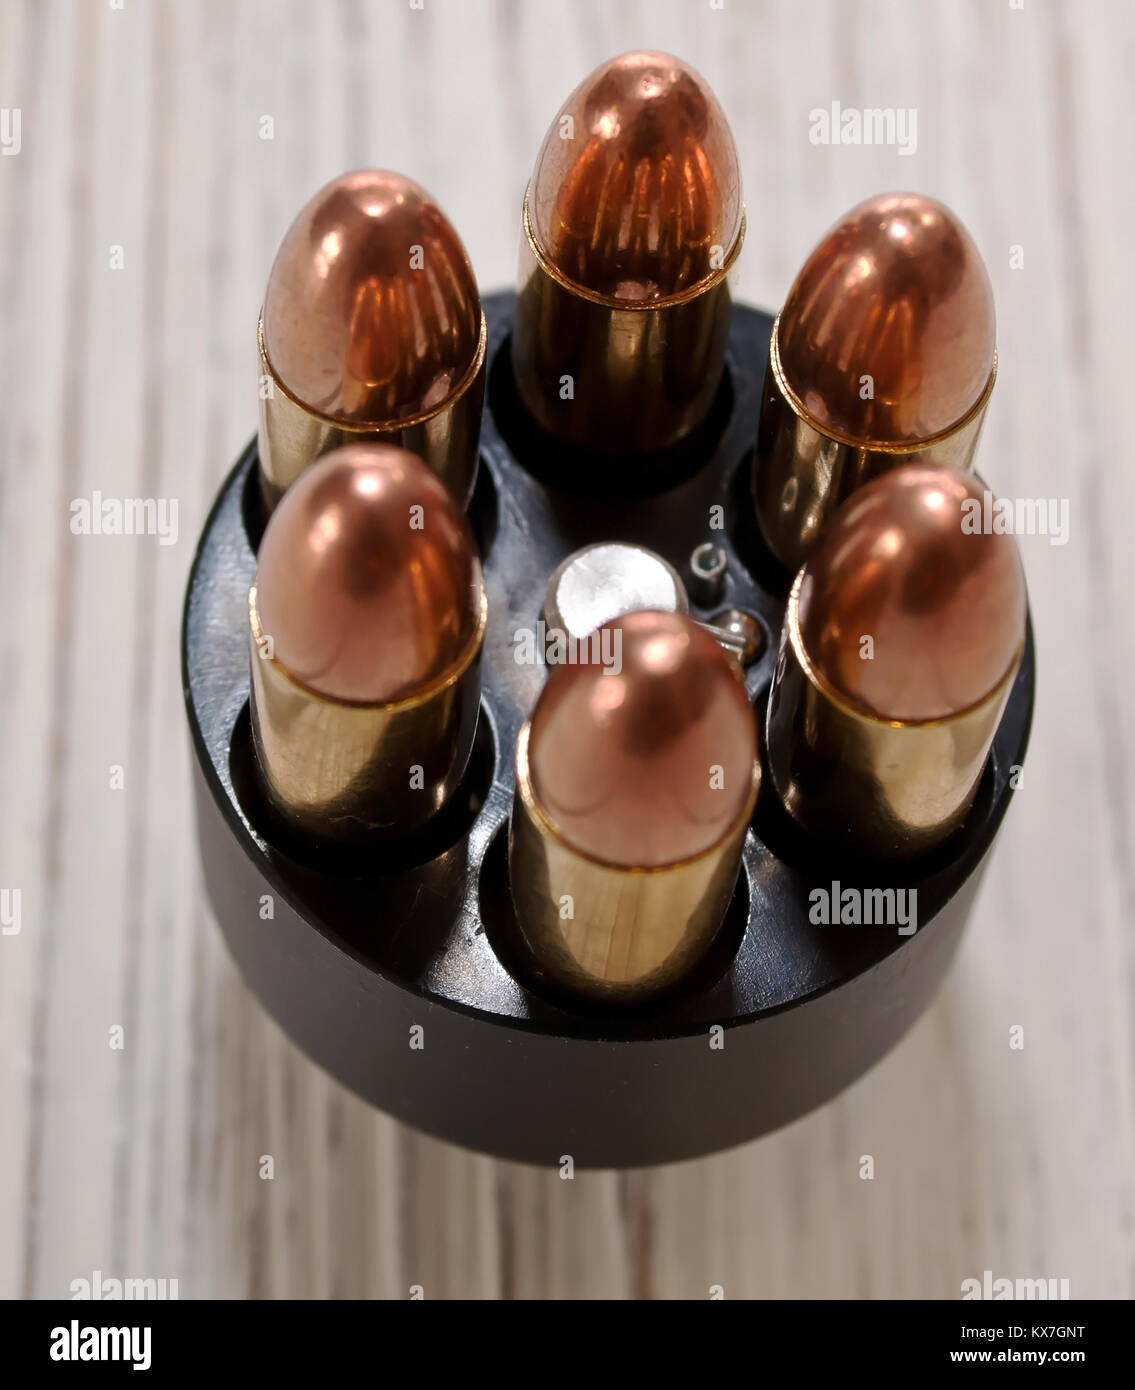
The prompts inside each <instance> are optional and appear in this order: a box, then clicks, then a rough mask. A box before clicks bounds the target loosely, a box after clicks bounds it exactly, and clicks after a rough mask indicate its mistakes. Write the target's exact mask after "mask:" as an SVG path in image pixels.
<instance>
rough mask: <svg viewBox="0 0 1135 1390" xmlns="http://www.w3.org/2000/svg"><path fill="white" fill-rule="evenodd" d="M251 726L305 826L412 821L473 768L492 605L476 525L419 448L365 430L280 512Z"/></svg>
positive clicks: (271, 784) (272, 786)
mask: <svg viewBox="0 0 1135 1390" xmlns="http://www.w3.org/2000/svg"><path fill="white" fill-rule="evenodd" d="M248 606H249V644H250V653H251V664H252V694H251V700H252V732H253V740H254V745H255V749H256V756H257V761H258V764H259V767H260V770H261V774H262V776H263V780H264V784H265V786H266V789H267V791H268V794H269V798H270V800H271V802H272V803H273V805H274V806H275V808H276V810H277V811H278V812H279V814H280V815H281V816H282V817H283V819H284V820H285V821H286V822H288V824H289V825H291V826H293V827H294V828H296V829H298V830H300V831H304V832H311V833H313V834H315V835H318V836H322V837H324V838H326V839H333V840H344V841H365V840H370V839H381V838H388V837H392V836H397V835H400V834H405V833H409V832H410V831H412V830H415V829H417V828H419V827H420V826H422V825H424V824H425V823H426V822H427V821H428V820H429V819H430V817H431V816H433V815H434V814H436V812H437V811H438V810H439V809H440V808H441V806H442V805H443V804H444V803H445V801H446V799H447V798H448V797H449V796H450V794H451V793H452V792H453V791H454V789H455V788H456V787H457V785H458V783H459V782H460V780H461V777H462V774H463V773H464V770H465V766H466V763H467V762H468V759H469V753H470V750H471V748H472V742H473V735H474V733H475V731H476V724H477V713H478V708H479V702H480V653H481V644H482V641H483V639H484V632H485V618H486V605H485V593H484V587H483V583H482V578H481V566H480V561H479V560H478V558H477V553H476V547H475V544H474V541H473V536H472V533H471V531H470V529H469V524H468V522H467V521H466V519H465V516H464V514H463V512H462V511H461V510H460V508H459V507H458V506H457V504H456V502H455V501H454V499H453V498H452V497H451V496H450V494H449V492H448V491H447V490H446V488H445V487H444V485H443V484H442V483H441V481H440V479H439V478H438V477H437V475H436V474H435V473H433V472H432V471H431V470H430V469H429V468H427V467H426V465H425V464H424V463H423V462H422V460H421V459H419V458H417V457H416V456H415V455H414V454H411V453H409V452H408V451H407V450H405V449H398V448H395V447H393V446H391V445H381V444H352V445H344V446H343V447H341V448H339V449H336V450H333V451H332V452H331V453H329V454H326V455H324V456H323V457H322V458H321V459H319V461H318V462H316V463H315V464H313V465H312V466H311V467H310V468H308V469H307V470H306V471H305V472H304V473H303V475H302V476H301V477H300V478H299V479H298V480H297V481H296V482H295V483H294V484H293V485H292V487H291V488H289V489H288V491H287V492H286V493H285V494H284V496H283V498H282V500H281V501H280V504H279V506H278V507H277V508H276V510H275V511H274V512H273V514H272V516H271V518H270V519H269V522H268V526H267V529H266V530H265V532H264V537H263V540H262V541H261V545H260V551H259V554H258V557H257V569H256V577H255V581H254V583H253V585H252V588H251V590H250V592H249V601H248Z"/></svg>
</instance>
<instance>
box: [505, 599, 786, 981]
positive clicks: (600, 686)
mask: <svg viewBox="0 0 1135 1390" xmlns="http://www.w3.org/2000/svg"><path fill="white" fill-rule="evenodd" d="M599 633H600V637H601V639H606V638H614V641H613V642H610V641H607V640H603V641H602V642H601V643H600V644H597V645H601V646H602V648H603V649H604V650H609V649H610V648H611V647H613V648H614V649H615V650H617V651H618V652H619V661H618V664H617V667H611V668H610V669H607V670H605V669H604V667H603V666H602V665H600V664H597V663H591V664H588V665H574V666H557V667H555V668H554V669H553V670H552V672H551V674H550V675H549V677H548V681H547V684H546V685H545V687H544V690H543V692H542V693H541V695H540V698H539V700H538V701H537V703H536V706H535V708H534V710H533V712H532V716H531V718H530V719H529V720H528V722H527V723H526V724H525V725H524V727H523V728H522V730H521V733H520V737H519V739H518V743H517V754H516V794H515V799H514V803H513V811H512V821H511V827H510V837H509V867H510V878H511V884H512V895H513V901H514V904H515V907H516V914H517V919H518V922H519V925H520V929H521V933H522V936H523V938H524V941H525V943H526V945H527V948H528V952H529V954H530V956H531V958H532V959H533V961H534V962H535V964H536V968H537V970H538V972H539V973H540V975H541V976H543V977H544V978H545V979H547V980H548V981H550V982H552V983H553V984H555V985H558V986H560V987H561V988H564V989H567V990H570V991H573V992H575V993H576V994H580V995H583V996H586V997H588V998H591V999H595V1000H600V1001H604V1000H605V1001H611V1002H629V1001H633V1000H637V999H643V998H646V997H648V996H649V995H651V994H653V993H655V992H656V991H658V990H660V989H663V988H665V987H666V986H668V985H670V984H672V983H673V982H674V981H676V980H678V979H680V978H681V977H682V976H683V975H684V974H685V973H686V972H687V971H688V970H689V969H690V968H691V967H692V966H693V964H694V963H695V962H696V961H697V960H698V959H699V957H700V956H701V955H702V954H703V952H704V951H705V949H706V947H707V946H708V945H709V943H710V942H711V941H712V940H713V938H714V936H715V935H716V933H717V931H718V929H719V927H720V925H721V921H722V919H723V917H724V915H725V911H726V908H727V907H728V905H729V901H730V899H731V897H732V894H733V889H734V885H735V883H736V879H737V873H738V869H739V866H740V862H741V848H742V845H743V842H744V839H745V833H746V829H747V827H748V823H749V817H750V815H751V814H752V809H753V804H754V801H755V798H756V793H757V788H758V785H759V779H760V767H759V764H758V762H757V756H756V755H757V741H756V722H755V719H754V717H753V711H752V708H751V706H750V705H749V701H748V697H747V696H746V694H745V688H744V685H743V684H742V682H741V681H740V679H738V676H737V675H736V674H735V670H734V666H733V663H731V661H730V659H729V657H728V656H727V655H726V654H725V652H724V651H723V650H722V649H721V647H720V646H719V645H718V643H717V642H715V641H714V639H713V637H711V636H710V635H709V633H708V632H706V631H705V629H704V628H702V627H701V626H700V625H699V624H697V623H695V622H693V621H692V620H691V619H690V618H688V617H687V616H685V615H684V614H680V613H663V612H638V613H631V614H628V615H626V616H625V617H622V618H618V619H616V620H615V621H614V622H612V623H610V624H605V625H604V626H603V627H602V628H600V629H599ZM616 672H617V673H616Z"/></svg>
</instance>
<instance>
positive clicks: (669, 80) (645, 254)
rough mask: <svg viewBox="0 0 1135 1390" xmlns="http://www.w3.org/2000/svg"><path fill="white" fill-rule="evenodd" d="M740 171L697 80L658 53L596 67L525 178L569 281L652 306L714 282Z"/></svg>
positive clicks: (731, 224)
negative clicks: (709, 279)
mask: <svg viewBox="0 0 1135 1390" xmlns="http://www.w3.org/2000/svg"><path fill="white" fill-rule="evenodd" d="M742 212H743V208H742V203H741V169H740V163H739V161H738V158H737V149H736V146H735V145H734V143H733V134H732V132H731V131H730V129H729V124H728V122H727V121H726V119H725V113H724V112H723V111H722V109H721V107H720V106H719V105H718V102H717V99H716V98H715V97H714V95H713V93H712V92H711V91H710V89H709V87H708V86H707V85H706V83H705V81H704V79H703V78H702V77H701V76H700V75H699V74H698V73H696V72H695V71H694V70H693V68H691V67H688V66H687V65H686V64H685V63H683V62H681V61H680V60H679V59H678V58H672V57H671V56H670V55H669V54H667V53H624V54H623V55H622V56H621V57H618V58H612V59H611V60H610V62H607V63H604V64H603V65H602V66H601V67H599V68H596V69H595V71H594V72H593V73H591V74H590V76H589V77H587V78H585V79H584V81H583V82H582V83H580V85H579V86H578V87H577V88H576V89H575V91H574V92H573V93H572V94H571V96H570V97H569V98H568V99H567V102H566V103H565V104H564V106H563V107H562V108H561V110H560V113H559V115H558V116H557V117H556V119H555V121H553V123H552V126H551V128H550V129H549V131H548V134H547V136H546V137H545V139H544V144H543V146H542V147H541V150H540V153H539V155H538V157H537V159H536V168H535V171H534V173H533V175H532V184H531V188H530V192H529V216H530V219H531V225H532V232H533V235H534V237H535V239H536V241H537V243H538V245H539V247H540V249H541V251H542V252H543V253H544V255H545V256H546V257H547V259H548V260H549V261H550V262H551V263H552V265H553V266H554V267H555V268H556V269H557V270H558V271H559V272H560V273H561V274H562V275H563V276H565V277H566V278H567V279H568V280H571V281H573V282H574V283H575V284H577V285H579V286H581V287H582V288H584V289H586V290H590V291H591V292H592V293H594V294H599V295H605V296H608V297H610V298H613V299H623V300H632V301H633V300H652V299H662V298H665V297H667V296H669V295H673V294H677V293H679V292H680V291H683V290H686V289H689V288H691V287H692V286H695V285H697V284H698V283H699V282H700V281H702V280H704V279H706V278H707V277H708V276H710V275H712V274H713V273H714V271H715V270H716V269H718V268H719V267H720V265H721V263H722V261H723V260H725V259H727V258H728V255H729V253H730V251H731V250H732V248H733V245H734V243H735V242H736V240H737V237H738V235H739V233H740V230H741V219H742Z"/></svg>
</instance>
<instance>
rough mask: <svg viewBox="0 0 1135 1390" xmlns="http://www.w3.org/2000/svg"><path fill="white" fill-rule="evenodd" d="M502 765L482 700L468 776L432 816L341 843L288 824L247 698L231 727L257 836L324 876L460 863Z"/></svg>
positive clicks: (235, 766)
mask: <svg viewBox="0 0 1135 1390" xmlns="http://www.w3.org/2000/svg"><path fill="white" fill-rule="evenodd" d="M496 763H497V748H496V739H495V737H494V734H493V721H492V716H491V715H490V714H489V712H488V710H487V709H486V708H485V706H484V704H482V706H481V710H480V715H479V718H478V720H477V731H476V733H475V735H474V737H473V749H472V752H471V753H470V756H469V762H468V765H467V767H466V769H465V775H464V776H463V777H462V779H461V781H460V783H459V784H458V786H457V789H456V790H455V791H454V793H453V795H452V796H451V797H450V799H449V800H448V801H447V802H446V804H445V805H444V806H443V807H442V809H441V810H440V811H439V812H438V813H437V815H435V816H434V817H433V819H432V820H430V821H429V822H428V823H427V824H426V825H424V826H423V827H422V828H421V829H419V830H415V831H412V832H410V833H409V834H406V835H401V836H399V837H397V838H396V839H392V840H389V841H382V842H378V843H373V844H338V843H335V842H333V841H329V840H319V839H317V838H314V837H313V836H311V835H310V834H308V833H306V832H303V831H300V830H297V829H295V828H294V827H292V826H290V825H289V824H288V823H287V821H286V820H285V819H284V818H283V817H282V816H281V814H280V812H279V811H278V810H277V809H276V808H275V807H274V806H273V805H272V804H271V802H270V801H269V799H268V796H267V794H266V792H265V789H264V779H263V777H262V776H261V773H260V769H259V768H258V767H257V764H256V753H255V750H254V748H253V741H252V728H251V720H250V717H249V705H248V701H247V700H246V701H245V702H244V704H243V705H242V706H241V710H240V713H239V714H238V716H237V719H236V723H235V724H234V725H233V731H232V738H231V741H230V745H229V776H230V779H231V782H232V788H233V794H234V795H235V797H236V799H237V802H238V804H239V805H240V809H241V811H242V812H243V814H244V816H245V817H246V818H247V820H248V823H249V825H250V826H251V828H252V831H253V833H254V834H255V835H256V836H257V838H258V839H259V840H260V841H261V843H262V844H263V846H264V847H265V848H266V849H267V850H268V852H269V853H270V854H271V855H272V856H273V857H274V858H276V857H278V856H281V855H282V856H284V857H285V858H286V859H288V860H290V861H291V862H292V863H293V864H295V865H299V866H302V867H304V868H306V869H311V870H313V871H316V872H318V873H320V874H331V875H336V876H346V877H355V878H366V879H376V878H377V879H391V878H397V877H399V876H402V875H405V874H406V873H407V872H410V871H413V870H417V869H420V868H421V867H422V866H424V865H429V864H430V863H431V862H436V861H441V860H443V859H445V858H446V857H447V856H448V857H451V858H453V859H454V862H455V863H462V862H463V861H464V859H465V847H466V843H467V841H468V838H469V836H470V834H471V833H472V830H473V827H474V825H475V824H476V822H477V820H478V818H479V817H480V815H481V812H482V809H483V808H484V805H485V801H486V799H487V798H488V795H489V792H490V790H491V788H492V785H493V779H494V775H495V770H496ZM455 851H456V853H455Z"/></svg>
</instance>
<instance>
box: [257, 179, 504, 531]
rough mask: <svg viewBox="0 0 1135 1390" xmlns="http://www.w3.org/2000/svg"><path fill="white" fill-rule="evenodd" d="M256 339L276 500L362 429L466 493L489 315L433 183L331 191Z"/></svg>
mask: <svg viewBox="0 0 1135 1390" xmlns="http://www.w3.org/2000/svg"><path fill="white" fill-rule="evenodd" d="M257 336H258V340H259V347H260V430H259V444H260V478H261V485H262V490H263V492H264V497H265V500H266V502H267V504H268V506H269V507H270V508H271V507H272V506H274V505H275V504H276V502H277V501H279V498H280V495H281V494H282V493H283V491H284V489H285V488H287V487H289V486H290V485H291V484H292V483H293V482H294V481H295V480H296V478H298V477H299V475H300V474H301V473H302V472H303V470H304V469H305V468H307V467H308V466H309V465H310V464H311V463H312V462H314V460H315V459H316V458H318V457H319V456H320V455H321V454H324V453H327V452H328V451H329V450H331V449H334V448H336V447H338V446H339V445H340V444H346V443H358V442H360V441H363V440H373V441H377V442H384V443H388V444H394V445H398V446H400V447H402V448H406V449H409V450H411V451H412V452H414V453H416V454H418V455H419V456H420V457H421V458H423V459H424V460H425V461H426V463H428V464H429V466H430V467H431V468H432V469H433V470H434V471H435V472H436V473H437V474H438V476H439V477H440V478H441V479H442V480H443V482H445V484H446V486H447V487H448V488H449V490H450V491H451V492H452V493H453V495H454V497H456V498H457V500H458V502H459V503H460V504H461V505H462V506H464V505H465V504H466V503H467V501H468V498H469V494H470V492H471V491H472V486H473V480H474V476H475V471H476V461H477V445H478V438H479V432H480V422H481V406H482V403H483V400H484V389H485V344H486V330H485V318H484V314H483V313H482V310H481V299H480V295H479V294H478V292H477V283H476V280H475V278H474V275H473V270H472V267H471V266H470V264H469V258H468V256H466V254H465V248H464V247H463V246H462V244H461V241H460V238H459V237H458V235H457V233H456V232H455V231H454V229H453V227H452V226H451V225H450V223H449V221H448V220H447V219H446V217H445V214H444V213H443V212H442V211H441V209H440V208H439V207H438V206H437V204H436V203H435V202H434V200H433V199H432V198H431V197H430V195H429V194H428V193H427V192H426V191H425V189H423V188H420V187H419V186H418V185H417V184H416V183H414V182H413V181H412V180H410V179H408V178H406V177H404V176H403V175H402V174H395V173H391V172H390V171H389V170H383V169H364V170H359V171H358V172H355V173H350V174H343V175H342V176H341V177H339V178H337V179H334V180H332V182H331V183H329V184H327V186H326V187H325V188H322V189H320V191H319V192H318V193H317V194H316V195H315V196H314V197H313V198H312V199H311V201H310V202H309V203H308V204H307V206H306V207H305V208H304V209H303V210H302V211H301V212H300V214H299V216H298V217H297V218H296V220H295V221H294V222H293V223H292V225H291V227H290V228H289V229H288V231H287V234H286V235H285V237H284V240H283V242H282V243H281V245H280V249H279V252H278V253H277V255H276V259H275V262H274V263H273V266H272V270H271V273H270V275H269V277H268V288H267V291H266V293H265V296H264V308H263V311H262V313H261V316H260V324H259V329H258V334H257Z"/></svg>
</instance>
